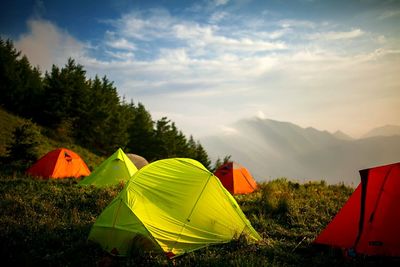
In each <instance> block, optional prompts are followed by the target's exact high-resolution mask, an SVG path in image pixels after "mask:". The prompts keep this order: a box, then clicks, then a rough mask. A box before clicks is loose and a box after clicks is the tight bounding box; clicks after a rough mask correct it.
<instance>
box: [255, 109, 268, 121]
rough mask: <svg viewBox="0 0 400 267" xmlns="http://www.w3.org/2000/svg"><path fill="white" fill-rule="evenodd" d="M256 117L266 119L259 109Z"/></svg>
mask: <svg viewBox="0 0 400 267" xmlns="http://www.w3.org/2000/svg"><path fill="white" fill-rule="evenodd" d="M257 118H259V119H262V120H263V119H266V117H265V114H264V112H262V111H261V110H259V111H257Z"/></svg>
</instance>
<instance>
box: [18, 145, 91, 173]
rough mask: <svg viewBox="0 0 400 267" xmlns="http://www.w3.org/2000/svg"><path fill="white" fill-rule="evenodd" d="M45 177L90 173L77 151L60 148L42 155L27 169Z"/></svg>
mask: <svg viewBox="0 0 400 267" xmlns="http://www.w3.org/2000/svg"><path fill="white" fill-rule="evenodd" d="M26 172H27V173H28V174H30V175H33V176H40V177H43V178H55V179H57V178H66V177H76V178H78V177H81V176H87V175H89V174H90V170H89V168H88V167H87V165H86V163H85V162H84V161H83V160H82V159H81V157H79V155H78V154H76V153H75V152H73V151H71V150H68V149H66V148H58V149H55V150H53V151H50V152H49V153H47V154H46V155H44V156H43V157H41V158H40V159H39V160H38V161H37V162H36V163H35V164H33V165H32V166H31V167H30V168H29V169H28V170H27V171H26Z"/></svg>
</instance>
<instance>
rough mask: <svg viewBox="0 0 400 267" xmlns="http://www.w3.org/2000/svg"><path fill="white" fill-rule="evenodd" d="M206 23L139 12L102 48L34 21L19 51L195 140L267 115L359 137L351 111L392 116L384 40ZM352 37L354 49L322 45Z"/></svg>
mask: <svg viewBox="0 0 400 267" xmlns="http://www.w3.org/2000/svg"><path fill="white" fill-rule="evenodd" d="M208 3H209V2H208ZM220 7H222V6H220ZM215 10H218V12H220V13H215ZM209 14H215V16H211V19H210V17H208V16H207V17H203V19H204V20H199V19H197V18H195V17H189V16H180V17H178V16H174V15H171V14H170V13H169V12H168V10H164V9H152V10H145V11H133V12H130V13H128V14H125V15H122V16H121V17H120V18H118V19H116V20H109V21H108V24H107V26H108V31H106V32H105V33H104V36H103V40H102V41H100V42H98V43H96V47H90V46H89V45H88V44H85V43H84V42H82V41H79V40H77V39H75V38H74V37H73V36H71V35H70V34H68V32H66V31H65V30H63V29H60V28H58V27H57V26H55V25H54V24H52V23H50V22H48V21H43V20H31V21H29V32H28V33H26V34H24V35H23V36H21V37H20V38H19V40H18V41H17V42H16V44H17V45H18V46H17V48H18V49H22V50H23V53H26V54H28V57H29V59H30V60H31V62H32V63H34V64H35V65H37V64H39V65H41V66H42V69H43V68H44V69H48V68H49V67H51V64H57V65H59V66H61V65H63V64H65V62H66V60H67V58H68V57H73V58H75V59H77V60H78V62H79V63H80V64H83V65H84V66H85V68H86V69H87V70H88V74H89V75H94V74H99V75H100V76H102V75H107V76H108V77H109V79H111V80H113V81H115V85H116V87H117V88H118V90H119V93H120V95H124V96H125V97H126V98H127V99H133V100H134V101H141V102H143V103H144V104H145V105H146V107H147V108H148V109H149V110H151V112H152V114H156V115H157V116H158V117H162V116H163V114H164V115H168V117H169V118H170V119H171V120H173V121H175V122H177V125H178V126H179V127H180V128H183V129H184V130H185V132H186V133H188V134H192V133H194V134H196V135H197V136H199V135H205V134H207V132H209V130H210V129H218V127H219V125H228V123H230V122H234V121H236V120H238V119H240V118H243V117H253V116H254V114H257V115H258V117H259V118H264V117H265V115H264V112H265V113H266V114H268V116H269V117H270V118H272V119H278V120H285V121H293V122H294V123H297V124H300V125H303V126H310V125H312V126H316V127H319V128H322V129H331V130H337V129H343V130H345V131H346V132H349V133H352V134H357V133H356V131H357V130H358V128H359V127H360V125H358V124H357V125H356V124H353V123H349V119H348V118H350V117H352V116H354V117H357V118H359V119H360V121H363V122H365V121H366V119H364V120H363V118H362V116H365V117H366V115H365V114H368V110H366V109H364V110H357V108H356V107H355V106H357V105H355V103H360V102H363V103H365V104H363V106H362V107H363V108H364V107H367V106H368V105H371V106H373V107H374V108H375V109H374V110H377V111H379V114H380V115H374V116H375V117H374V118H376V119H375V121H378V119H382V118H384V114H394V113H395V112H394V110H395V109H396V104H399V103H398V100H396V99H400V98H399V97H398V88H399V86H400V81H399V80H398V79H397V78H396V77H397V76H398V75H397V73H399V72H400V70H399V65H398V59H399V51H398V48H397V46H390V45H392V44H393V42H391V40H386V38H385V37H384V35H383V33H379V32H378V33H373V32H368V33H366V32H364V31H363V30H362V29H360V28H352V25H347V27H344V26H343V25H333V24H331V23H317V22H313V21H307V20H293V19H280V20H273V19H271V21H267V22H266V21H264V20H263V18H262V17H261V18H260V17H255V18H251V19H247V17H245V16H235V14H232V13H227V11H226V10H219V9H214V10H212V12H210V13H209ZM213 17H214V18H213ZM280 18H281V16H280ZM228 21H229V22H231V21H234V22H235V23H227V22H228ZM236 22H237V23H236ZM317 26H318V27H317ZM343 29H349V30H343ZM386 34H387V33H385V35H386ZM356 38H357V45H355V44H354V42H324V41H335V40H354V39H356ZM371 40H372V41H371ZM321 41H322V42H321ZM360 44H362V46H361V45H360ZM93 51H95V52H96V53H92V52H93ZM89 55H90V56H89ZM43 66H44V67H43ZM396 90H397V91H396ZM389 98H390V99H391V100H388V99H389ZM390 101H391V102H390ZM378 102H379V103H382V104H377V103H378ZM388 102H390V103H391V104H390V105H389V104H388V105H385V104H384V103H388ZM397 109H398V108H397ZM363 114H364V115H363ZM382 114H383V115H382ZM327 117H329V118H332V119H330V120H326V118H327ZM339 117H340V118H339ZM395 120H396V119H395V118H394V119H392V122H391V123H394V122H393V121H395ZM332 121H333V122H334V123H332ZM397 121H398V119H397ZM333 124H334V125H333ZM353 125H354V126H353ZM221 127H222V128H221V129H222V130H224V131H225V132H226V133H228V134H235V133H236V132H235V129H230V128H229V127H227V128H224V127H226V126H221ZM329 127H331V128H329ZM351 127H353V128H354V129H350V130H349V128H351Z"/></svg>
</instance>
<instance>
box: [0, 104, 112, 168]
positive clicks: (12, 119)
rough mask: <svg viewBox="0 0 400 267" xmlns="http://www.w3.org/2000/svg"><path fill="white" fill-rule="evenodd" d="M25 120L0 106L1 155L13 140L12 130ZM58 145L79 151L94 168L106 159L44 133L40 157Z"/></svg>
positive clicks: (44, 131) (41, 140) (4, 153)
mask: <svg viewBox="0 0 400 267" xmlns="http://www.w3.org/2000/svg"><path fill="white" fill-rule="evenodd" d="M24 121H26V119H23V118H20V117H18V116H15V115H13V114H11V113H9V112H7V111H5V110H4V109H2V108H0V157H1V156H5V155H6V147H7V145H8V144H9V143H10V142H11V141H12V132H13V131H14V129H15V128H16V127H18V126H19V125H21V124H22V123H24ZM40 129H41V133H46V132H50V131H51V129H45V128H43V127H40ZM58 147H65V148H68V149H71V150H73V151H75V152H76V153H78V154H79V155H80V156H81V158H82V159H83V160H84V161H85V162H86V164H87V165H88V166H89V168H90V169H92V170H93V168H94V167H95V166H97V165H98V164H99V163H101V162H102V161H103V160H104V158H102V157H100V156H97V155H96V154H93V153H92V152H90V151H89V150H87V149H84V148H82V147H80V146H77V145H75V144H73V143H70V142H61V141H57V140H54V139H51V138H49V137H47V136H46V135H44V134H42V135H41V138H40V145H39V154H40V157H41V156H43V155H45V154H46V153H47V152H49V151H51V150H53V149H55V148H58Z"/></svg>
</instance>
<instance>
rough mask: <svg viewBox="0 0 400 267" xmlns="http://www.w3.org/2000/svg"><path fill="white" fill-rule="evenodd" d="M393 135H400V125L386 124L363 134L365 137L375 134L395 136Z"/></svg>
mask: <svg viewBox="0 0 400 267" xmlns="http://www.w3.org/2000/svg"><path fill="white" fill-rule="evenodd" d="M393 135H399V136H400V126H398V125H385V126H382V127H378V128H374V129H372V130H371V131H369V132H368V133H366V134H365V135H363V138H369V137H374V136H393Z"/></svg>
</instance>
